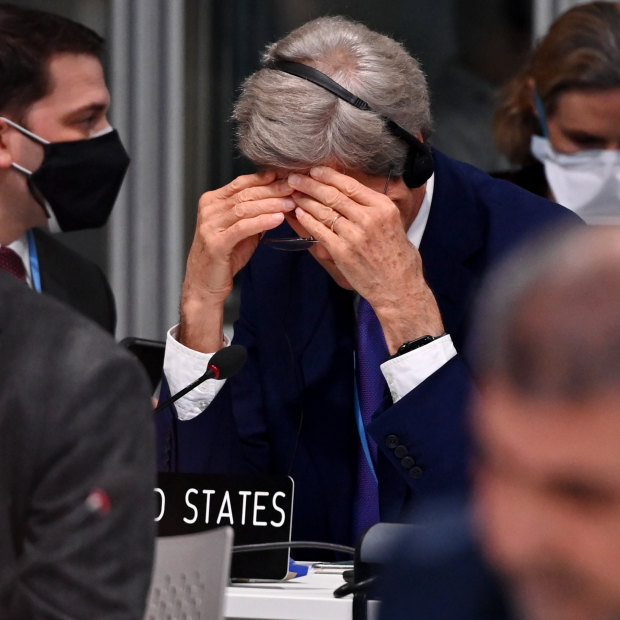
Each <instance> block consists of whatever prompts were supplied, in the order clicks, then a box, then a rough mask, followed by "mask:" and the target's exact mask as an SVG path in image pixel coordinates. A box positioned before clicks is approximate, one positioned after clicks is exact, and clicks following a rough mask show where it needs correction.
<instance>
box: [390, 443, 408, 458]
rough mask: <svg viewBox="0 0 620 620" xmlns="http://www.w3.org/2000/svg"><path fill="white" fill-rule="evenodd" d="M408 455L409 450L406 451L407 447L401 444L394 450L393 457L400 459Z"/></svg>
mask: <svg viewBox="0 0 620 620" xmlns="http://www.w3.org/2000/svg"><path fill="white" fill-rule="evenodd" d="M408 454H409V450H407V447H406V446H403V445H402V444H400V445H399V446H396V448H394V456H395V457H396V458H397V459H402V458H403V457H404V456H407V455H408Z"/></svg>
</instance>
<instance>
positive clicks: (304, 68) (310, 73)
mask: <svg viewBox="0 0 620 620" xmlns="http://www.w3.org/2000/svg"><path fill="white" fill-rule="evenodd" d="M266 68H267V69H277V70H279V71H283V72H284V73H289V74H290V75H295V76H297V77H300V78H303V79H304V80H308V81H309V82H312V83H313V84H316V85H317V86H320V87H321V88H324V89H325V90H327V91H329V92H330V93H332V94H333V95H336V97H339V98H340V99H342V100H343V101H346V102H347V103H349V104H351V105H352V106H353V107H355V108H357V109H358V110H364V111H366V112H374V113H375V114H378V115H379V116H380V117H381V118H382V119H383V120H384V121H385V123H386V125H387V128H388V130H389V132H390V133H391V134H392V135H394V136H396V137H397V138H400V139H401V140H404V141H405V142H407V143H408V144H410V145H411V146H414V147H416V148H418V149H419V148H423V146H422V143H421V142H420V140H418V138H416V137H415V136H414V135H413V134H412V133H410V132H409V131H407V130H406V129H405V128H404V127H401V126H400V125H399V124H398V123H397V122H396V121H393V120H392V119H391V118H389V117H387V116H385V115H384V114H381V113H380V112H377V111H376V110H373V108H372V107H371V106H370V104H368V103H367V102H366V101H364V100H363V99H360V98H359V97H358V96H357V95H354V94H353V93H352V92H351V91H349V90H347V89H346V88H344V87H343V86H341V85H340V84H338V82H336V81H334V80H332V78H330V77H329V75H326V74H325V73H323V72H322V71H319V70H318V69H315V68H314V67H311V66H310V65H305V64H303V63H301V62H296V61H292V60H273V61H271V62H269V63H268V64H267V65H266Z"/></svg>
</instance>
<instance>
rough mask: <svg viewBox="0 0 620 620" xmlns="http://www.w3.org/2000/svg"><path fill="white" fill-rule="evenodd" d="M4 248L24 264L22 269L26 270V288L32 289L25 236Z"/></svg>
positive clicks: (28, 251) (26, 238) (28, 253)
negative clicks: (11, 251) (12, 252)
mask: <svg viewBox="0 0 620 620" xmlns="http://www.w3.org/2000/svg"><path fill="white" fill-rule="evenodd" d="M6 247H7V248H10V249H11V250H13V251H14V252H15V253H16V254H17V255H18V256H19V257H20V258H21V259H22V263H24V267H25V268H26V282H27V283H28V286H29V287H30V288H32V273H31V271H30V250H29V249H28V237H27V235H22V236H21V237H19V238H18V239H15V241H12V242H11V243H9V244H8V245H7V246H6Z"/></svg>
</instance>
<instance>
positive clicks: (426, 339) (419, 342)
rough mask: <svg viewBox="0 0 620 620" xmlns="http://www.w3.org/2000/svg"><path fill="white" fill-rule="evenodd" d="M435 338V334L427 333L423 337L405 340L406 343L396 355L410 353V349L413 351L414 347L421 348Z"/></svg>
mask: <svg viewBox="0 0 620 620" xmlns="http://www.w3.org/2000/svg"><path fill="white" fill-rule="evenodd" d="M433 340H435V338H433V336H429V335H426V336H422V337H421V338H417V339H416V340H410V341H409V342H405V344H403V345H401V346H400V348H399V349H398V352H397V353H396V355H402V354H403V353H409V351H413V350H414V349H419V348H420V347H423V346H424V345H425V344H428V343H429V342H433Z"/></svg>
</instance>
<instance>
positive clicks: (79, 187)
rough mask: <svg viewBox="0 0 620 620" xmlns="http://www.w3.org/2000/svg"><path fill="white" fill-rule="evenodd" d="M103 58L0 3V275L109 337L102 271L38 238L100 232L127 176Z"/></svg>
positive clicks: (81, 41) (72, 33)
mask: <svg viewBox="0 0 620 620" xmlns="http://www.w3.org/2000/svg"><path fill="white" fill-rule="evenodd" d="M102 51H103V39H102V38H101V37H100V36H99V35H97V34H96V33H95V32H93V31H92V30H90V29H88V28H86V27H84V26H82V25H80V24H77V23H75V22H72V21H71V20H68V19H65V18H62V17H59V16H56V15H52V14H49V13H44V12H41V11H32V10H25V9H21V8H18V7H15V6H11V5H7V4H0V67H1V68H2V69H1V70H0V246H1V247H0V268H6V269H7V270H9V271H11V272H12V273H14V274H15V275H18V277H22V279H25V280H26V282H27V283H28V284H30V285H31V286H32V288H34V289H36V290H38V291H42V292H45V293H48V294H51V295H53V296H54V297H56V298H58V299H60V300H61V301H63V302H65V303H67V304H69V305H71V306H73V307H74V308H75V309H76V310H78V311H80V312H81V313H83V314H85V315H86V316H88V317H89V318H91V319H92V320H94V321H95V322H97V323H99V324H100V325H101V326H102V327H104V328H105V329H107V330H108V331H110V332H114V328H115V324H116V312H115V307H114V299H113V296H112V292H111V290H110V287H109V285H108V283H107V281H106V279H105V276H104V275H103V273H102V272H101V270H100V269H99V268H98V267H97V266H96V265H94V264H92V263H91V262H89V261H87V260H86V259H84V258H83V257H80V256H79V255H78V254H76V253H74V252H73V251H71V250H69V249H68V248H66V247H65V246H63V245H62V244H61V243H60V242H58V241H57V240H56V239H54V238H53V237H51V236H50V235H48V234H46V233H44V232H43V231H41V230H39V228H49V229H50V230H52V231H54V230H63V231H72V230H81V229H85V228H95V227H98V226H102V225H103V224H104V223H105V222H106V221H107V218H108V216H109V214H110V211H111V209H112V207H113V205H114V201H115V200H116V196H117V194H118V191H119V189H120V186H121V183H122V181H123V178H124V175H125V172H126V170H127V166H128V164H129V157H128V156H127V153H126V152H125V149H124V148H123V146H122V144H121V142H120V139H119V138H118V134H117V133H116V131H114V130H113V129H112V127H111V126H110V124H109V122H108V119H107V111H108V107H109V104H110V94H109V92H108V89H107V87H106V83H105V79H104V74H103V67H102V63H101V55H102ZM3 265H4V267H3Z"/></svg>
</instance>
